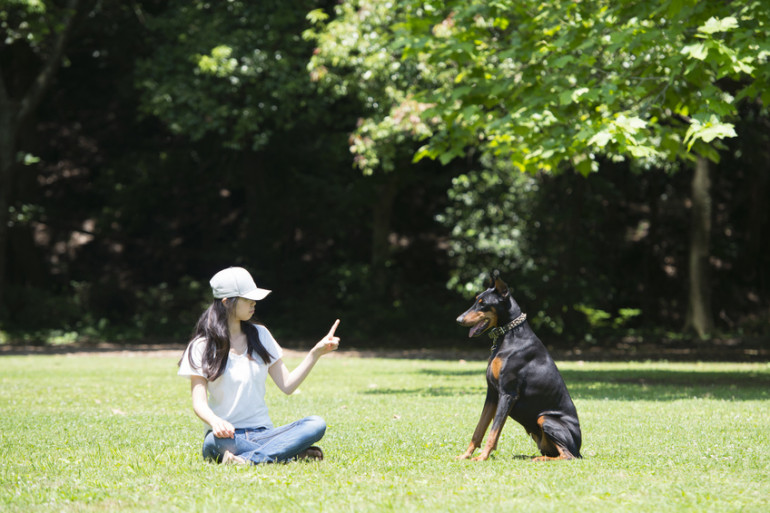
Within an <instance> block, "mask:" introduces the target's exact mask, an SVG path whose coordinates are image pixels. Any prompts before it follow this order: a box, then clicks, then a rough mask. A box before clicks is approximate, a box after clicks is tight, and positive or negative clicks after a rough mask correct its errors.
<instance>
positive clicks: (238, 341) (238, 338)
mask: <svg viewBox="0 0 770 513" xmlns="http://www.w3.org/2000/svg"><path fill="white" fill-rule="evenodd" d="M228 326H229V329H230V351H232V352H234V353H235V354H243V353H245V352H246V348H247V346H248V343H247V341H246V334H245V333H244V332H243V330H242V329H241V321H230V322H229V324H228Z"/></svg>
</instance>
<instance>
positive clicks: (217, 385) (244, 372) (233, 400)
mask: <svg viewBox="0 0 770 513" xmlns="http://www.w3.org/2000/svg"><path fill="white" fill-rule="evenodd" d="M255 326H256V327H257V331H258V332H259V340H260V342H262V345H263V346H264V347H265V349H267V352H268V353H270V356H271V359H270V363H269V364H266V363H265V362H264V361H263V360H262V357H261V356H259V355H258V354H257V353H255V352H253V353H252V354H251V358H249V357H248V356H246V355H245V354H243V355H236V354H233V353H230V354H228V355H227V366H226V367H225V370H224V372H223V373H222V375H221V376H219V377H218V378H217V379H215V380H214V381H209V382H208V403H209V408H211V410H212V411H213V412H214V413H215V414H216V415H217V417H219V418H221V419H224V420H226V421H228V422H229V423H230V424H232V425H233V427H234V428H256V427H268V428H272V427H273V423H272V422H271V421H270V416H269V415H268V413H267V404H265V380H266V379H267V370H268V368H269V367H270V366H271V365H273V364H274V363H275V362H276V361H277V360H278V359H280V358H281V357H282V356H283V351H282V350H281V346H279V345H278V343H277V342H276V341H275V339H274V338H273V336H272V335H271V334H270V332H269V331H268V330H267V328H265V327H264V326H261V325H259V324H255ZM205 346H206V341H205V339H203V338H198V339H195V340H193V341H192V342H190V345H188V346H187V349H186V350H185V352H184V355H183V356H182V362H181V365H180V366H179V372H177V374H178V375H179V376H185V377H188V378H189V377H190V376H201V377H204V378H205V376H204V375H203V374H202V371H201V360H202V356H203V351H204V349H205ZM190 351H192V356H193V362H194V364H195V365H190V361H189V359H188V354H189V352H190ZM206 426H207V429H208V425H207V424H206Z"/></svg>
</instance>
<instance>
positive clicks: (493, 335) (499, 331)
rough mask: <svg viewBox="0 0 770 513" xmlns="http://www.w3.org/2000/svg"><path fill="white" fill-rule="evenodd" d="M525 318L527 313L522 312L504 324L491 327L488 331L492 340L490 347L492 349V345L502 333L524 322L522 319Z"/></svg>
mask: <svg viewBox="0 0 770 513" xmlns="http://www.w3.org/2000/svg"><path fill="white" fill-rule="evenodd" d="M526 320H527V314H525V313H522V314H521V315H519V316H518V317H516V318H515V319H514V320H512V321H511V322H509V323H508V324H506V325H505V326H498V327H497V328H492V329H491V330H490V331H489V338H491V339H492V342H493V346H492V348H493V349H494V347H495V346H497V339H498V338H500V337H502V336H503V335H505V334H506V333H508V332H509V331H511V330H515V329H516V328H518V327H519V326H521V325H522V324H524V321H526Z"/></svg>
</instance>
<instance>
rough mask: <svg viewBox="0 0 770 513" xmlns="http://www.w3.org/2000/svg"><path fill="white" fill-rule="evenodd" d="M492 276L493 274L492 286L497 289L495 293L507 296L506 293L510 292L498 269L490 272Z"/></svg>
mask: <svg viewBox="0 0 770 513" xmlns="http://www.w3.org/2000/svg"><path fill="white" fill-rule="evenodd" d="M492 276H493V278H494V280H495V281H494V286H495V290H497V293H498V294H500V295H501V296H503V297H505V296H508V294H510V292H509V290H508V285H507V284H506V283H505V282H504V281H503V279H502V278H501V277H500V271H498V270H495V271H494V272H493V273H492Z"/></svg>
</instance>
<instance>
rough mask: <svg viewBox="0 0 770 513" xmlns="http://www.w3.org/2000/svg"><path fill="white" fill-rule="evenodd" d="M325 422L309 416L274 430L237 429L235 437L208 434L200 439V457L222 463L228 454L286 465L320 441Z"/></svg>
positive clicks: (262, 428)
mask: <svg viewBox="0 0 770 513" xmlns="http://www.w3.org/2000/svg"><path fill="white" fill-rule="evenodd" d="M325 432H326V422H324V419H322V418H321V417H318V416H316V415H312V416H310V417H305V418H304V419H300V420H298V421H296V422H292V423H291V424H286V425H285V426H281V427H277V428H273V429H270V428H266V427H259V428H238V429H236V430H235V438H217V437H215V436H214V433H212V432H211V431H209V432H208V433H206V437H205V438H204V439H203V457H204V458H205V459H213V460H215V461H221V459H222V456H224V454H225V451H230V452H231V453H233V454H235V455H236V456H240V457H241V458H244V459H246V460H249V461H251V462H252V463H254V464H257V463H274V462H286V461H289V460H290V459H292V458H294V457H295V456H297V455H298V454H299V453H301V452H302V451H304V450H305V449H307V448H308V447H310V446H311V445H313V444H314V443H315V442H317V441H318V440H320V439H321V438H323V436H324V433H325Z"/></svg>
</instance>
